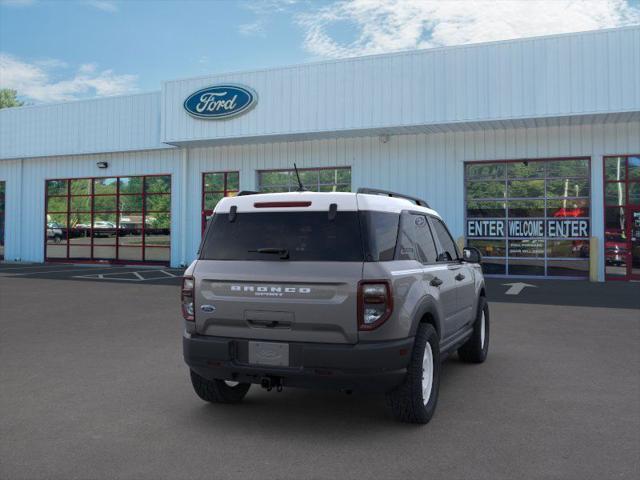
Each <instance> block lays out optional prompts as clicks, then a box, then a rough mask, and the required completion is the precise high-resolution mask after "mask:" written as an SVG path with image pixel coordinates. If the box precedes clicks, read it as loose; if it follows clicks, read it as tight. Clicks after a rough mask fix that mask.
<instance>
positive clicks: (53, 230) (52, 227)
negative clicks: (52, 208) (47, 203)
mask: <svg viewBox="0 0 640 480" xmlns="http://www.w3.org/2000/svg"><path fill="white" fill-rule="evenodd" d="M63 238H64V232H63V230H62V227H61V226H60V224H59V223H57V222H48V223H47V241H50V240H52V241H53V242H54V243H60V242H62V239H63Z"/></svg>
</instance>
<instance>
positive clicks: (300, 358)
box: [182, 189, 489, 423]
mask: <svg viewBox="0 0 640 480" xmlns="http://www.w3.org/2000/svg"><path fill="white" fill-rule="evenodd" d="M479 263H480V253H479V252H478V251H477V250H476V249H473V248H465V249H464V250H463V252H462V256H461V255H460V253H459V251H458V248H457V246H456V244H455V242H454V240H453V238H452V237H451V235H450V234H449V231H448V230H447V227H446V226H445V224H444V222H443V221H442V219H441V218H440V216H439V215H438V214H437V213H436V212H435V211H434V210H432V209H430V208H429V207H428V206H427V204H426V203H425V202H424V201H422V200H419V199H414V198H411V197H406V196H402V195H399V194H394V193H392V192H386V191H382V190H371V189H361V190H359V191H358V193H312V192H291V193H270V194H255V192H246V193H245V192H242V193H241V194H240V195H239V196H237V197H232V198H224V199H222V200H221V201H220V202H219V203H218V205H217V206H216V208H215V211H214V215H213V217H212V218H211V219H210V220H209V223H208V226H207V228H206V232H205V235H204V238H203V241H202V245H201V247H200V251H199V258H198V259H197V260H196V261H194V262H193V263H192V264H191V265H190V266H189V268H188V269H187V270H186V272H185V276H184V279H183V285H182V312H183V316H184V319H185V331H184V337H183V348H184V358H185V361H186V363H187V364H188V366H189V368H190V370H191V381H192V384H193V388H194V389H195V392H196V393H197V394H198V396H200V397H201V398H202V399H203V400H206V401H209V402H217V403H236V402H240V401H241V400H242V399H243V398H244V396H245V395H246V394H247V391H248V390H249V387H250V386H251V384H252V383H253V384H260V385H262V386H263V387H264V388H267V389H268V390H271V389H272V388H275V389H277V390H281V389H282V387H289V386H291V387H318V388H332V389H337V390H342V391H346V392H350V391H353V390H357V391H366V392H384V393H386V396H387V401H388V402H387V403H388V405H389V407H390V409H391V411H392V413H393V415H394V416H395V417H396V418H397V419H398V420H401V421H405V422H412V423H427V422H428V421H429V420H430V419H431V417H432V415H433V413H434V411H435V408H436V403H437V400H438V387H439V383H440V362H441V360H442V359H443V358H445V357H446V356H447V355H448V354H450V353H453V352H456V351H457V353H458V356H459V358H460V359H461V360H463V361H465V362H471V363H480V362H483V361H484V360H485V358H486V357H487V350H488V345H489V309H488V306H487V301H486V297H485V286H484V279H483V276H482V272H481V269H480V265H479Z"/></svg>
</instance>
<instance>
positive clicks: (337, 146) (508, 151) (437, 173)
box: [185, 122, 640, 274]
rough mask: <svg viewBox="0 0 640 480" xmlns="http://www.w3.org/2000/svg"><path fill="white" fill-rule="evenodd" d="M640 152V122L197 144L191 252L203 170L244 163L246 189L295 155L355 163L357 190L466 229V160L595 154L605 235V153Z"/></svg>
mask: <svg viewBox="0 0 640 480" xmlns="http://www.w3.org/2000/svg"><path fill="white" fill-rule="evenodd" d="M639 152H640V122H630V123H617V124H597V125H579V126H564V127H537V128H521V129H509V130H505V129H503V130H480V131H469V132H449V133H433V134H422V133H421V134H414V135H397V136H391V137H390V140H389V142H388V143H386V144H385V143H381V141H380V139H379V138H378V137H360V138H342V139H332V140H308V141H301V142H282V143H265V144H252V145H229V146H222V147H205V148H191V149H189V152H188V178H187V182H188V183H187V191H188V192H190V193H189V195H188V198H187V202H188V203H187V219H186V226H187V232H186V234H185V235H186V240H185V241H186V251H187V252H189V255H190V257H189V258H188V260H191V259H193V258H194V253H195V251H196V249H197V247H198V244H199V242H200V208H201V205H200V202H201V194H202V183H201V182H202V177H201V176H202V172H207V171H225V170H239V171H240V187H241V189H253V188H255V187H256V171H257V170H265V169H274V168H291V166H292V165H293V162H296V163H297V164H298V167H300V168H307V167H329V166H350V167H351V169H352V188H353V189H354V190H355V189H357V188H358V187H365V186H366V187H377V188H383V189H388V190H394V191H397V192H403V193H407V194H410V195H416V196H419V197H422V198H424V199H425V200H427V202H429V204H430V205H431V206H432V207H433V208H434V209H435V210H437V211H438V212H439V213H440V214H441V215H442V216H443V218H444V219H445V221H446V222H447V224H448V225H449V227H450V229H451V231H452V233H453V235H454V236H455V237H460V236H462V235H463V234H464V225H463V223H464V222H463V219H464V186H463V181H464V180H463V179H464V171H463V169H464V162H465V161H474V160H508V159H520V158H550V157H567V156H589V157H591V174H592V181H591V190H592V194H591V202H592V205H591V211H592V235H594V236H598V237H600V238H602V237H603V235H604V232H603V217H602V215H603V213H602V203H603V196H602V156H603V155H609V154H625V153H627V154H630V153H639ZM600 248H601V249H602V248H603V246H602V245H601V246H600ZM601 258H602V257H601ZM602 268H603V267H602V265H601V270H602ZM601 274H602V272H601Z"/></svg>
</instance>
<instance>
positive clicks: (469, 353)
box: [458, 297, 489, 363]
mask: <svg viewBox="0 0 640 480" xmlns="http://www.w3.org/2000/svg"><path fill="white" fill-rule="evenodd" d="M487 353H489V304H488V303H487V300H486V299H485V298H484V297H480V300H479V301H478V313H477V314H476V321H475V323H474V324H473V333H472V334H471V337H469V340H467V341H466V342H465V344H464V345H462V346H461V347H460V348H459V349H458V356H459V357H460V360H462V361H463V362H468V363H482V362H484V361H485V360H486V359H487Z"/></svg>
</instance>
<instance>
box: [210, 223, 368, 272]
mask: <svg viewBox="0 0 640 480" xmlns="http://www.w3.org/2000/svg"><path fill="white" fill-rule="evenodd" d="M211 222H212V223H211V226H210V227H209V228H208V232H207V236H206V238H205V239H204V243H203V246H202V252H201V255H200V258H201V259H203V260H267V261H300V262H314V261H316V262H319V261H326V262H361V261H363V260H364V254H363V246H362V239H361V235H360V222H359V219H358V213H357V212H338V213H337V215H336V216H335V218H334V219H333V220H329V213H328V212H259V213H238V214H237V215H236V217H235V220H234V221H233V222H231V221H229V215H228V214H219V215H218V214H217V215H214V216H213V218H212V219H211ZM260 249H262V250H263V253H260V252H257V251H256V250H260ZM269 249H271V250H279V251H286V252H287V254H288V255H287V256H288V258H287V259H286V260H283V259H282V258H281V257H282V254H281V253H269V252H265V251H264V250H269Z"/></svg>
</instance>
